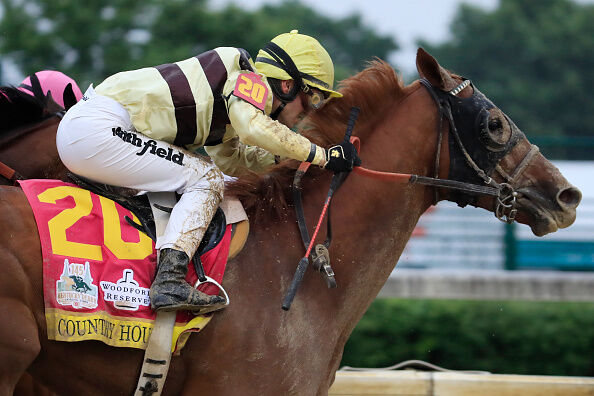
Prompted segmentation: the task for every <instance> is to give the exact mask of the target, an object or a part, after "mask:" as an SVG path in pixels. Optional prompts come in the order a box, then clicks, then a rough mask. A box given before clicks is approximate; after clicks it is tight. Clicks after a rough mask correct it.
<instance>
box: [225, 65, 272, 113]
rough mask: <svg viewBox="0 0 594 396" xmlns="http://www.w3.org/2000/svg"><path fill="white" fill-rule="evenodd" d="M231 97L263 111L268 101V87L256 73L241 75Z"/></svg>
mask: <svg viewBox="0 0 594 396" xmlns="http://www.w3.org/2000/svg"><path fill="white" fill-rule="evenodd" d="M233 95H235V96H237V97H238V98H241V99H243V100H245V101H247V102H249V103H251V104H253V105H254V106H256V107H257V108H259V109H260V110H262V111H264V108H265V107H266V100H267V99H268V86H266V84H265V83H264V82H263V81H262V78H261V77H260V76H259V75H258V74H256V73H243V74H240V75H239V78H237V82H236V83H235V89H234V90H233Z"/></svg>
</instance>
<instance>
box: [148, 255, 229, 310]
mask: <svg viewBox="0 0 594 396" xmlns="http://www.w3.org/2000/svg"><path fill="white" fill-rule="evenodd" d="M189 261H190V260H189V258H188V255H187V254H186V253H184V252H182V251H179V250H175V249H162V250H161V251H160V254H159V264H158V266H157V276H155V280H154V281H153V284H152V285H151V290H150V291H149V296H150V298H151V307H152V308H153V309H154V310H156V311H159V310H162V311H176V310H182V309H183V310H189V311H199V312H200V313H206V312H211V311H215V310H217V309H221V308H223V307H224V303H225V299H224V298H223V297H220V296H210V295H208V294H205V293H202V292H201V291H198V290H196V289H194V288H193V287H192V286H190V285H189V284H188V282H186V274H187V273H188V262H189Z"/></svg>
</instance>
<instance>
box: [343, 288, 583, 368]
mask: <svg viewBox="0 0 594 396" xmlns="http://www.w3.org/2000/svg"><path fill="white" fill-rule="evenodd" d="M592 350H594V304H591V303H550V302H499V301H497V302H495V301H489V302H486V301H459V300H400V299H378V300H376V301H375V302H374V303H373V304H372V305H371V307H370V308H369V310H368V311H367V313H366V314H365V315H364V316H363V319H362V320H361V321H360V322H359V324H358V325H357V327H356V328H355V330H354V331H353V334H352V335H351V337H350V338H349V341H348V343H347V345H346V347H345V351H344V356H343V359H342V365H347V366H353V367H387V366H391V365H393V364H395V363H399V362H401V361H404V360H409V359H420V360H424V361H427V362H430V363H433V364H437V365H439V366H441V367H444V368H448V369H453V370H484V371H489V372H492V373H496V374H531V375H576V376H594V359H593V358H592Z"/></svg>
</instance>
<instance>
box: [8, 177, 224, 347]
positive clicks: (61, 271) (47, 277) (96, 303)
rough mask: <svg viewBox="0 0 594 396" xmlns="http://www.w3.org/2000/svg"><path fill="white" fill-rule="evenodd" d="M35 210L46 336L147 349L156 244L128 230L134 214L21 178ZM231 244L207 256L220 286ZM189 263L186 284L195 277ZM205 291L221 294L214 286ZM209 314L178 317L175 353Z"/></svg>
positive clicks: (66, 188) (64, 187)
mask: <svg viewBox="0 0 594 396" xmlns="http://www.w3.org/2000/svg"><path fill="white" fill-rule="evenodd" d="M20 185H21V187H22V189H23V191H24V192H25V194H26V196H27V199H28V200H29V204H30V205H31V208H32V209H33V213H34V215H35V221H36V222H37V228H38V230H39V239H40V240H41V250H42V255H43V295H44V299H45V318H46V322H47V330H48V338H49V339H53V340H57V341H84V340H99V341H103V342H104V343H106V344H108V345H112V346H118V347H132V348H139V349H145V348H146V346H147V342H148V338H149V336H150V333H151V331H152V328H153V321H154V319H155V313H154V311H153V310H152V309H151V308H150V299H149V289H150V286H151V282H152V280H153V278H154V276H155V271H156V252H155V245H154V242H153V241H152V240H151V239H150V238H149V237H148V236H146V235H145V234H144V233H142V232H139V231H138V230H137V229H135V228H134V227H132V226H130V225H129V224H128V223H127V222H126V220H125V219H124V216H129V217H130V218H132V219H134V220H135V221H136V222H137V223H138V222H139V221H138V219H137V218H136V216H135V215H134V214H133V213H132V212H130V211H129V210H127V209H125V208H123V207H122V206H121V205H119V204H117V203H115V202H114V201H112V200H110V199H108V198H105V197H101V196H99V195H96V194H93V193H91V192H90V191H87V190H84V189H81V188H79V187H77V186H75V185H73V184H70V183H65V182H62V181H58V180H25V181H20ZM230 242H231V226H227V230H226V232H225V236H224V237H223V240H222V241H221V242H220V243H219V244H218V245H217V246H216V247H215V248H214V249H212V250H210V251H209V252H207V253H206V254H204V255H203V256H202V257H201V260H202V263H203V266H204V270H205V272H206V273H207V274H208V275H209V276H210V277H211V278H213V279H214V280H216V281H217V282H219V283H220V282H221V280H222V278H223V273H224V271H225V266H226V264H227V257H228V254H229V244H230ZM197 278H198V277H197V276H196V271H195V270H194V266H193V265H190V266H189V271H188V276H187V277H186V280H187V281H188V282H189V283H190V284H192V285H193V284H194V283H195V282H196V280H197ZM200 290H202V291H204V292H206V293H210V294H215V293H218V288H217V287H216V286H214V285H212V284H205V285H201V286H200ZM210 318H211V316H210V315H204V316H195V315H193V314H191V313H190V312H187V311H181V312H178V313H177V318H176V323H175V329H174V332H173V339H172V350H173V351H174V352H178V351H179V350H180V349H181V348H182V347H183V345H184V344H185V342H186V341H187V338H188V336H189V334H190V332H192V331H200V330H201V329H202V328H204V326H205V325H206V324H207V323H208V322H209V321H210Z"/></svg>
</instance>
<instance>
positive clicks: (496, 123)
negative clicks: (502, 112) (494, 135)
mask: <svg viewBox="0 0 594 396" xmlns="http://www.w3.org/2000/svg"><path fill="white" fill-rule="evenodd" d="M502 126H503V125H502V124H501V120H500V119H499V118H496V119H490V120H489V130H490V131H492V132H493V131H496V130H498V129H501V128H502Z"/></svg>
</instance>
